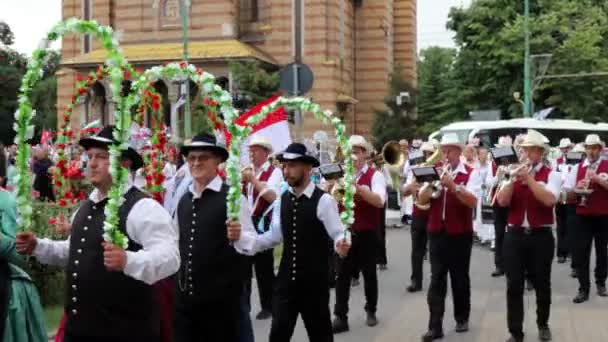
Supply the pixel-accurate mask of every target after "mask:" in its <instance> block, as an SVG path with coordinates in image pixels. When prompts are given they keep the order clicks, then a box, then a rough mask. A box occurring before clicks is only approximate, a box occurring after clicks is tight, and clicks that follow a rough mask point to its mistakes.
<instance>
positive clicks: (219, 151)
mask: <svg viewBox="0 0 608 342" xmlns="http://www.w3.org/2000/svg"><path fill="white" fill-rule="evenodd" d="M190 151H211V152H213V153H215V154H216V155H217V156H219V157H220V159H221V160H222V162H225V161H226V160H227V159H228V150H226V147H225V146H224V144H223V143H221V142H218V141H217V139H216V138H215V136H214V135H212V134H208V133H202V134H199V135H197V136H195V137H194V138H192V141H190V142H188V143H186V144H184V145H183V146H182V147H181V149H180V153H181V154H182V155H183V156H187V155H188V152H190Z"/></svg>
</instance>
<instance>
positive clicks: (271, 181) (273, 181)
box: [247, 162, 283, 212]
mask: <svg viewBox="0 0 608 342" xmlns="http://www.w3.org/2000/svg"><path fill="white" fill-rule="evenodd" d="M269 167H270V162H265V163H264V164H263V165H262V167H261V168H260V169H259V170H255V178H256V179H258V180H259V179H260V176H261V175H262V173H263V172H266V171H268V168H269ZM282 181H283V173H282V172H281V169H279V168H276V167H275V168H274V170H272V173H271V174H270V177H269V178H268V181H266V189H268V191H274V193H275V194H276V195H277V196H278V194H279V191H280V187H281V182H282ZM253 190H254V187H253V184H251V183H249V184H247V201H248V203H249V207H250V208H251V211H252V212H253V210H254V209H255V208H254V204H255V201H254V200H253ZM258 197H259V196H258Z"/></svg>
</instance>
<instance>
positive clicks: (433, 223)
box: [427, 165, 473, 235]
mask: <svg viewBox="0 0 608 342" xmlns="http://www.w3.org/2000/svg"><path fill="white" fill-rule="evenodd" d="M464 168H465V170H466V171H467V173H466V174H465V173H461V172H459V173H458V174H457V175H456V177H455V178H454V183H456V184H457V185H462V186H466V185H467V183H468V182H469V177H470V176H471V173H472V172H473V168H472V167H470V166H467V165H464ZM444 201H445V220H444V219H443V210H444ZM441 229H445V231H446V233H448V235H462V234H471V233H472V232H473V209H472V208H469V207H467V206H466V205H465V204H464V203H462V202H461V201H460V200H459V199H458V198H457V197H456V194H454V193H451V192H449V191H447V190H445V189H444V191H442V193H441V196H439V198H435V199H432V200H431V209H430V213H429V221H428V224H427V230H428V231H429V233H437V232H440V231H441Z"/></svg>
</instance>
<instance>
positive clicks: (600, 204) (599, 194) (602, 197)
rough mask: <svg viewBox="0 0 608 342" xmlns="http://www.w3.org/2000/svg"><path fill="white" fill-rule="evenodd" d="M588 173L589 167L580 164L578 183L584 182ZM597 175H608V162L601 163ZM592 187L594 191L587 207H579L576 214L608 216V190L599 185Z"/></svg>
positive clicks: (577, 175) (588, 199)
mask: <svg viewBox="0 0 608 342" xmlns="http://www.w3.org/2000/svg"><path fill="white" fill-rule="evenodd" d="M586 173H587V167H583V163H580V164H579V166H578V172H577V173H576V183H578V182H579V181H581V180H583V179H584V178H585V174H586ZM596 173H597V174H598V175H599V174H602V173H606V174H608V160H602V161H600V165H599V166H598V168H597V171H596ZM590 187H591V188H592V189H593V190H594V191H593V193H592V194H591V195H589V196H588V197H587V206H586V207H581V206H578V205H577V207H576V214H577V215H585V216H587V215H588V216H601V215H608V190H606V189H604V188H603V187H602V186H600V185H599V184H591V185H590ZM578 203H579V202H577V204H578Z"/></svg>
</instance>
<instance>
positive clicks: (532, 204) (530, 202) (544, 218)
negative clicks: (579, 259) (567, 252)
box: [508, 166, 555, 228]
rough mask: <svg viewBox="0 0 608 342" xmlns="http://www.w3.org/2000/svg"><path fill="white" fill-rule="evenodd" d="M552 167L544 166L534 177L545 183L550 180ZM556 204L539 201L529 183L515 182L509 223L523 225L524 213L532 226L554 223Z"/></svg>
mask: <svg viewBox="0 0 608 342" xmlns="http://www.w3.org/2000/svg"><path fill="white" fill-rule="evenodd" d="M551 172H552V171H551V169H550V168H548V167H547V166H543V167H542V168H541V169H540V170H539V171H538V172H536V174H535V175H534V179H535V180H536V181H537V182H543V183H545V184H547V183H548V181H549V175H550V174H551ZM553 208H554V206H549V207H547V206H545V205H544V204H543V203H542V202H541V201H539V200H538V199H537V198H536V197H534V194H533V193H532V191H531V190H530V188H529V187H528V186H527V185H524V184H523V182H521V181H516V182H515V183H514V184H513V197H512V198H511V206H510V209H509V220H508V222H509V225H512V226H515V227H521V225H522V224H523V223H524V217H525V216H524V215H526V216H527V218H528V224H529V225H530V228H541V227H547V226H551V225H553V223H555V216H554V215H553Z"/></svg>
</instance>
